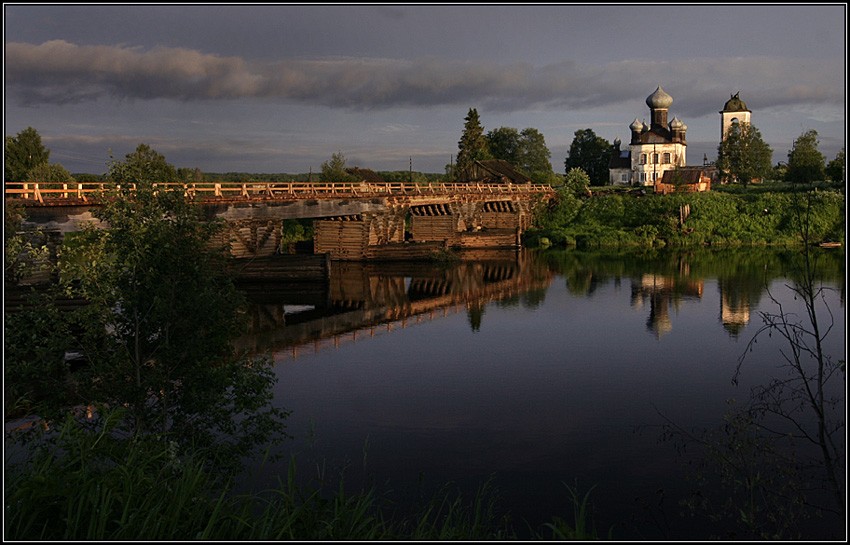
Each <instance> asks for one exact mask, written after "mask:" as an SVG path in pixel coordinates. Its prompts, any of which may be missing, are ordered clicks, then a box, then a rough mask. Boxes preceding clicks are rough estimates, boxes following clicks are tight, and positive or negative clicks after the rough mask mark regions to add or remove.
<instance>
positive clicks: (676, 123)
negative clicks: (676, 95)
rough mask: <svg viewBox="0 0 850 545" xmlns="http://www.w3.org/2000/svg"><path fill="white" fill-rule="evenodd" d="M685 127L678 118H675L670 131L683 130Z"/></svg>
mask: <svg viewBox="0 0 850 545" xmlns="http://www.w3.org/2000/svg"><path fill="white" fill-rule="evenodd" d="M684 126H685V124H684V123H682V122H681V121H679V118H678V117H674V118H673V121H671V122H670V130H673V131H675V130H677V129H681V128H682V127H684Z"/></svg>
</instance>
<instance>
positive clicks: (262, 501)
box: [4, 409, 515, 541]
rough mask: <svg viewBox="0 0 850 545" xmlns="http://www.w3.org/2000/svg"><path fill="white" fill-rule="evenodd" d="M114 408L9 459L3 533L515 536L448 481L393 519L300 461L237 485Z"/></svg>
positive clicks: (376, 503) (96, 537) (18, 536)
mask: <svg viewBox="0 0 850 545" xmlns="http://www.w3.org/2000/svg"><path fill="white" fill-rule="evenodd" d="M122 412H123V411H122V410H120V409H118V410H116V409H112V410H106V411H103V412H101V413H95V414H94V415H93V418H92V419H88V420H86V419H83V418H73V417H71V416H69V417H68V418H67V419H66V420H65V421H64V422H63V423H62V424H61V426H59V427H57V431H56V432H54V433H52V434H47V435H41V437H42V439H43V440H42V441H41V442H40V443H39V444H38V446H37V447H36V448H35V449H34V451H33V452H32V454H31V455H30V456H29V459H28V461H26V462H24V463H14V464H9V465H8V471H7V479H6V480H5V492H6V494H5V498H6V506H7V507H6V517H5V525H4V529H5V535H4V538H6V539H10V540H35V541H53V540H70V541H80V540H83V541H112V540H139V539H141V540H145V541H158V540H168V541H173V540H178V541H183V540H204V541H207V540H235V541H258V540H274V541H279V540H329V541H335V540H403V539H415V540H475V541H477V540H492V539H515V534H513V533H512V532H511V531H510V530H509V529H508V528H507V524H506V521H505V520H504V519H503V518H500V517H499V516H498V515H497V513H496V503H495V497H494V493H493V491H492V490H491V489H490V487H489V486H488V485H486V484H485V485H484V486H483V487H481V489H480V490H479V492H478V493H477V494H476V495H475V497H474V498H473V499H472V501H471V502H469V503H467V502H466V501H465V500H464V498H463V497H462V496H461V495H460V494H453V493H452V491H451V489H450V487H445V488H443V489H442V490H440V491H438V492H437V493H435V494H434V496H433V498H432V499H430V500H429V501H428V502H427V503H425V504H424V505H423V506H421V507H419V508H416V509H414V510H413V511H412V513H411V514H410V515H408V516H398V515H395V516H390V515H388V513H389V512H390V511H391V509H387V507H391V506H386V505H384V504H383V503H382V502H381V501H380V500H381V498H380V497H379V496H378V495H377V494H376V493H375V491H374V489H369V490H361V491H355V492H353V493H352V492H349V491H347V490H346V489H345V486H344V481H343V480H342V479H340V482H339V485H338V487H337V488H336V489H326V488H325V487H324V486H319V487H314V486H301V485H299V484H297V475H296V473H297V469H296V461H295V459H294V458H293V459H292V460H291V461H290V464H289V472H288V474H287V475H286V476H285V478H284V479H283V480H280V479H279V480H278V483H277V484H276V486H273V487H272V488H270V489H268V490H266V491H262V492H259V493H257V494H235V493H233V492H232V491H231V486H230V483H229V482H227V481H226V480H224V479H220V478H218V477H217V476H216V474H214V473H211V472H209V471H207V470H206V468H205V466H204V463H203V460H202V459H199V458H197V457H196V456H193V455H192V454H191V453H189V454H181V453H180V451H179V449H178V448H177V445H176V444H175V443H173V442H171V441H169V440H168V438H167V437H160V436H155V435H153V436H148V437H139V438H135V439H132V440H126V439H124V438H122V437H121V426H120V423H121V422H122V421H123V420H124V416H123V414H122Z"/></svg>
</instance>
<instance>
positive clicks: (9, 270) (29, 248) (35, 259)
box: [3, 202, 51, 285]
mask: <svg viewBox="0 0 850 545" xmlns="http://www.w3.org/2000/svg"><path fill="white" fill-rule="evenodd" d="M25 214H26V212H25V211H24V208H23V207H22V206H19V205H15V204H12V203H8V202H7V203H6V207H5V209H4V211H3V220H4V224H3V242H4V245H5V254H4V260H3V279H4V282H6V283H7V284H10V285H15V284H18V283H20V282H21V281H22V280H23V279H24V278H25V277H27V276H29V275H31V274H34V273H39V272H46V271H49V270H50V268H51V264H50V260H49V258H50V249H49V248H48V246H47V244H46V240H45V239H44V236H43V234H42V233H41V232H40V231H35V232H24V231H22V229H21V224H22V222H23V220H24V219H25Z"/></svg>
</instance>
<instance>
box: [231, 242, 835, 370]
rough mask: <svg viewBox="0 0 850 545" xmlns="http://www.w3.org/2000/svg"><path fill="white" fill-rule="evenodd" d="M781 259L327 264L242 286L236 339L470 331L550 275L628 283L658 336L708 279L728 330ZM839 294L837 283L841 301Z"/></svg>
mask: <svg viewBox="0 0 850 545" xmlns="http://www.w3.org/2000/svg"><path fill="white" fill-rule="evenodd" d="M842 255H843V254H841V255H838V254H836V253H835V252H832V253H827V254H824V259H825V261H826V262H827V263H828V264H829V265H828V266H827V268H826V272H825V274H826V275H827V276H828V277H829V280H830V281H834V282H843V272H842V269H841V260H842ZM788 259H789V258H788V256H787V255H785V253H783V252H776V251H767V250H765V251H754V250H746V251H741V250H721V251H717V250H712V251H699V252H694V251H689V252H654V253H645V254H614V255H612V254H602V253H586V252H551V253H545V254H540V253H535V252H530V251H489V252H485V251H479V252H476V253H472V252H470V253H467V254H465V255H464V256H463V260H461V261H456V262H449V263H422V262H415V263H414V262H411V263H404V262H387V263H372V262H370V263H357V262H335V263H333V264H332V270H331V276H330V280H329V281H328V282H315V283H305V282H289V283H286V282H264V283H250V284H243V285H242V286H241V287H242V289H243V290H244V291H245V293H246V295H247V296H248V299H249V301H250V305H249V308H248V314H249V327H248V330H247V332H246V333H245V335H243V336H242V337H241V338H240V339H239V340H238V341H237V346H238V348H241V349H245V350H249V351H252V352H255V353H259V352H269V351H270V352H274V353H283V352H286V353H288V354H289V355H290V356H293V357H297V356H298V354H299V353H301V352H303V350H305V349H311V350H313V351H315V350H320V349H322V348H324V347H326V346H329V345H332V346H335V347H338V346H339V345H340V344H341V343H345V342H352V341H357V340H358V339H363V338H367V337H374V336H375V335H377V334H382V333H386V332H391V331H393V330H397V329H405V328H407V327H410V326H412V325H415V324H418V323H422V322H423V321H431V320H434V319H438V318H440V317H444V316H449V315H453V314H457V313H466V315H467V319H468V323H469V326H470V329H471V330H472V331H473V332H475V331H480V330H481V328H482V326H483V325H484V321H485V314H486V307H487V305H488V304H489V303H491V302H495V303H497V304H499V305H502V306H510V305H517V304H518V305H521V306H523V307H526V308H535V307H537V306H539V305H540V304H542V303H543V301H544V300H545V297H546V292H547V290H548V289H549V287H550V284H551V282H552V279H553V277H554V276H555V275H559V276H562V277H563V278H564V279H565V281H566V286H567V289H568V291H569V292H570V293H573V294H576V295H581V296H585V297H592V296H593V294H594V292H595V291H596V289H597V287H598V286H600V285H603V284H605V283H606V282H608V281H609V280H611V281H613V282H614V283H615V285H617V286H619V285H621V283H622V282H623V281H624V280H626V281H628V282H630V285H631V289H630V302H631V307H632V308H634V309H635V310H637V311H645V312H647V317H646V329H647V331H648V332H649V333H651V334H652V335H653V336H655V338H656V339H659V340H660V339H661V338H662V337H663V336H665V335H667V334H669V333H670V332H671V331H672V330H673V328H674V318H673V317H672V316H671V310H672V311H674V312H675V313H676V314H679V312H680V311H681V310H682V305H683V304H684V303H686V302H696V303H699V302H701V300H702V299H703V290H704V285H705V279H706V278H716V282H717V287H718V290H719V295H720V309H719V314H718V323H719V325H720V326H721V327H723V329H724V330H725V331H726V332H728V334H729V335H730V336H731V337H737V336H738V335H739V334H740V333H741V332H742V331H743V329H744V328H745V327H746V326H747V324H748V323H749V322H750V319H751V317H750V312H751V309H752V308H753V307H756V306H758V305H759V303H760V302H761V299H762V296H763V294H764V291H765V287H766V286H767V285H768V284H769V283H770V282H771V281H772V280H773V279H775V278H780V277H781V276H782V274H783V270H784V267H785V266H786V265H787V260H788ZM843 294H844V288H843V283H842V288H841V300H842V302H843ZM647 307H648V309H647Z"/></svg>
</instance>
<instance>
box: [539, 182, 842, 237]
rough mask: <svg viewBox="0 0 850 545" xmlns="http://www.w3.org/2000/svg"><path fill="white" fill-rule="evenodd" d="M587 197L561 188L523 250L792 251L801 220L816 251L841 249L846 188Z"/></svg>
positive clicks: (755, 187)
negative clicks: (742, 248) (709, 248)
mask: <svg viewBox="0 0 850 545" xmlns="http://www.w3.org/2000/svg"><path fill="white" fill-rule="evenodd" d="M592 193H593V194H592V196H586V194H585V193H584V192H583V191H575V190H571V189H569V188H568V186H562V187H560V188H559V189H558V195H557V197H556V198H555V199H554V200H553V202H552V203H551V204H550V206H549V208H548V210H546V211H545V212H544V213H543V214H541V216H540V217H539V218H538V221H537V225H536V226H535V227H533V228H531V229H529V230H527V231H526V232H525V233H523V245H524V246H526V247H529V248H546V247H549V246H552V247H559V248H571V247H574V248H579V249H592V248H617V247H623V248H628V247H633V248H661V247H693V246H720V247H728V246H733V247H734V246H786V247H796V246H799V245H800V244H801V240H800V220H801V216H800V215H801V214H805V215H806V218H805V221H806V222H807V224H808V226H809V228H810V233H809V240H810V241H812V243H813V244H814V245H820V244H822V245H824V246H825V247H834V246H843V245H844V244H845V233H846V222H845V194H844V186H843V184H826V183H824V184H788V183H784V182H766V183H763V184H751V185H749V186H747V187H742V186H739V185H737V184H736V185H729V186H718V189H714V188H713V189H712V191H709V192H704V193H673V194H669V195H655V194H652V193H644V192H642V191H641V190H635V189H633V188H626V187H623V188H620V187H611V186H605V187H599V188H592ZM579 195H580V196H579Z"/></svg>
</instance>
